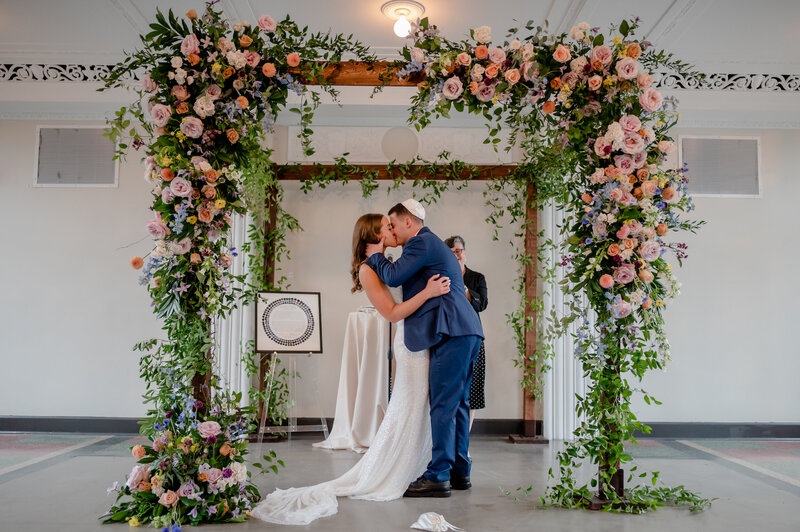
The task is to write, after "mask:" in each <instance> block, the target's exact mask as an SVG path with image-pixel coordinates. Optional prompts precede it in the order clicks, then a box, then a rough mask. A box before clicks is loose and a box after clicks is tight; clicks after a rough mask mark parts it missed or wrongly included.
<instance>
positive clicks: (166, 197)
mask: <svg viewBox="0 0 800 532" xmlns="http://www.w3.org/2000/svg"><path fill="white" fill-rule="evenodd" d="M174 199H175V194H173V193H172V190H170V188H169V187H164V188H163V189H162V190H161V201H163V202H164V203H172V200H174Z"/></svg>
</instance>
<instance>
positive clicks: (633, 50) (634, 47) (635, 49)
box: [625, 42, 642, 61]
mask: <svg viewBox="0 0 800 532" xmlns="http://www.w3.org/2000/svg"><path fill="white" fill-rule="evenodd" d="M625 55H627V56H628V57H630V58H631V59H633V60H634V61H636V60H637V59H639V56H640V55H642V47H641V46H639V43H635V42H632V43H630V44H629V45H628V47H627V48H626V49H625Z"/></svg>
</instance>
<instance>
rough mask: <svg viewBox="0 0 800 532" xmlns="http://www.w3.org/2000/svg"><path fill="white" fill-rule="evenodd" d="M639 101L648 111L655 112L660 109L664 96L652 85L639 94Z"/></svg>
mask: <svg viewBox="0 0 800 532" xmlns="http://www.w3.org/2000/svg"><path fill="white" fill-rule="evenodd" d="M639 103H640V104H642V108H643V109H644V110H645V111H647V112H648V113H655V112H656V111H658V110H659V109H661V104H663V103H664V97H663V96H661V93H660V92H658V91H657V90H655V89H654V88H653V87H649V88H647V89H645V90H644V92H642V93H641V94H640V95H639Z"/></svg>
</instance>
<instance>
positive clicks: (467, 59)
mask: <svg viewBox="0 0 800 532" xmlns="http://www.w3.org/2000/svg"><path fill="white" fill-rule="evenodd" d="M456 59H457V60H458V64H459V65H461V66H469V65H470V64H472V56H471V55H469V54H468V53H466V52H461V53H460V54H458V57H457V58H456Z"/></svg>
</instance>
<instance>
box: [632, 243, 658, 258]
mask: <svg viewBox="0 0 800 532" xmlns="http://www.w3.org/2000/svg"><path fill="white" fill-rule="evenodd" d="M638 251H639V255H640V256H641V257H642V258H643V259H644V260H646V261H647V262H653V261H654V260H656V259H657V258H659V257H660V256H661V244H659V243H658V242H657V241H655V240H645V241H644V242H642V244H641V245H640V246H639V250H638Z"/></svg>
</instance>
